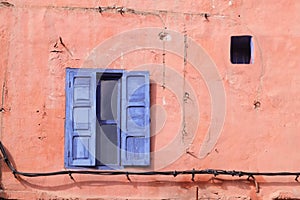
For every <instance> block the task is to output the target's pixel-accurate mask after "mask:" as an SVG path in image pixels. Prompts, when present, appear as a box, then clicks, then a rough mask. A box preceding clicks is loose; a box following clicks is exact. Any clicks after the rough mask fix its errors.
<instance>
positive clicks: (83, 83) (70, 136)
mask: <svg viewBox="0 0 300 200" xmlns="http://www.w3.org/2000/svg"><path fill="white" fill-rule="evenodd" d="M95 95H96V73H93V72H92V71H90V70H84V69H77V70H76V69H67V75H66V154H67V155H66V156H65V157H67V159H66V160H65V164H66V166H95V163H96V159H95V152H96V132H95V129H96V97H95Z"/></svg>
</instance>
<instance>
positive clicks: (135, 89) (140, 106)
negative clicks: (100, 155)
mask: <svg viewBox="0 0 300 200" xmlns="http://www.w3.org/2000/svg"><path fill="white" fill-rule="evenodd" d="M149 95H150V85H149V72H140V71H131V72H124V74H123V76H122V109H121V110H122V113H121V129H122V131H121V161H122V163H121V164H122V165H123V166H148V165H150V98H149Z"/></svg>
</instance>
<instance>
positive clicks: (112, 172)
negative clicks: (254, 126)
mask: <svg viewBox="0 0 300 200" xmlns="http://www.w3.org/2000/svg"><path fill="white" fill-rule="evenodd" d="M0 150H1V153H2V158H3V160H4V162H5V163H6V165H7V167H8V168H9V169H10V171H11V172H12V173H13V175H14V176H15V178H18V176H24V177H41V176H57V175H69V176H70V178H71V179H72V180H74V178H73V176H72V174H89V175H110V176H113V175H125V176H126V177H127V179H128V181H131V179H130V177H129V176H130V175H135V176H154V175H160V176H173V177H176V176H178V175H191V180H192V181H195V176H196V175H213V176H214V177H216V176H218V175H223V176H237V177H245V176H246V177H247V180H249V181H253V182H254V184H255V187H256V191H257V192H258V191H259V187H258V183H257V181H256V179H255V176H295V181H297V182H298V178H299V176H300V172H246V171H236V170H220V169H203V170H195V169H192V170H184V171H176V170H174V171H141V172H137V171H116V170H108V171H104V170H64V171H55V172H42V173H41V172H39V173H36V172H21V171H18V170H17V169H16V168H15V167H14V166H13V165H12V163H11V162H10V160H9V158H8V156H7V153H6V150H5V147H4V146H3V144H2V142H1V141H0Z"/></svg>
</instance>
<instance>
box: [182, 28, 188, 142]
mask: <svg viewBox="0 0 300 200" xmlns="http://www.w3.org/2000/svg"><path fill="white" fill-rule="evenodd" d="M187 48H188V44H187V34H186V29H185V27H184V50H183V87H182V91H183V97H182V141H183V142H184V138H185V136H186V135H187V134H188V133H187V131H186V116H185V115H186V108H185V104H186V102H187V98H188V95H187V94H188V93H187V92H186V91H185V89H186V81H185V79H186V67H187Z"/></svg>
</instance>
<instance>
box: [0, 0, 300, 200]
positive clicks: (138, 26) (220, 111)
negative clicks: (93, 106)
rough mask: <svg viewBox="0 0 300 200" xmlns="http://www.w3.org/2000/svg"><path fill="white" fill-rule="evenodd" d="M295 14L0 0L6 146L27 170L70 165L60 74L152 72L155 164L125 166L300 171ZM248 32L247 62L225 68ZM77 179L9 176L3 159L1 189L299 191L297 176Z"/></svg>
mask: <svg viewBox="0 0 300 200" xmlns="http://www.w3.org/2000/svg"><path fill="white" fill-rule="evenodd" d="M99 6H100V8H99ZM299 13H300V1H297V0H294V1H283V0H279V1H271V0H264V1H258V0H249V1H242V0H222V1H221V0H201V1H192V0H187V1H184V0H173V1H170V0H168V1H166V0H165V1H155V0H143V1H136V0H105V1H98V0H92V1H84V0H79V1H71V0H52V1H50V0H44V1H33V0H11V1H9V2H3V1H2V2H0V49H1V54H0V55H1V56H0V67H1V71H0V86H1V113H0V120H1V121H0V122H1V133H0V138H1V141H2V143H3V144H4V146H5V147H6V149H7V151H8V153H9V158H10V159H11V161H12V163H13V164H14V166H15V167H16V169H17V170H19V171H22V172H51V171H61V170H65V168H64V138H65V129H64V123H65V69H66V68H67V67H71V68H110V69H125V70H148V71H149V72H150V82H151V85H150V101H151V109H150V112H151V125H150V129H151V136H152V137H151V166H149V167H146V168H139V167H131V168H125V169H124V171H152V170H158V171H168V170H177V171H179V170H192V169H196V170H197V169H207V168H210V169H222V170H242V171H251V172H279V171H289V172H297V171H300V165H299V164H300V156H299V151H298V148H299V146H300V139H299V130H300V123H299V119H300V111H299V110H300V101H299V99H300V76H299V73H300V68H299V63H300V57H299V53H300V37H299V36H300V26H299V21H300V14H299ZM241 35H250V36H252V42H253V52H252V58H253V60H254V61H253V63H252V64H232V63H231V62H230V39H231V36H241ZM72 176H73V178H74V180H72V179H71V178H70V177H69V176H68V175H61V176H49V177H36V178H28V177H22V176H20V177H18V178H15V177H14V176H13V174H12V173H11V171H10V170H9V168H8V167H7V166H6V165H5V163H4V162H3V160H2V161H1V193H0V195H1V197H2V198H6V199H60V200H62V199H90V200H92V199H93V200H96V199H191V200H192V199H299V198H300V185H299V183H298V182H296V181H295V180H294V179H295V178H296V177H293V176H290V177H266V176H256V177H255V178H256V181H253V180H252V179H250V180H247V178H248V177H246V176H244V177H238V176H235V177H231V176H221V175H220V176H217V177H214V176H213V175H196V176H195V178H194V179H195V181H194V182H193V181H191V175H178V176H176V177H173V176H160V175H155V176H134V175H132V176H130V179H131V182H130V181H128V180H127V178H126V176H94V175H77V174H73V175H72ZM255 183H256V184H257V185H256V184H255Z"/></svg>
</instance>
